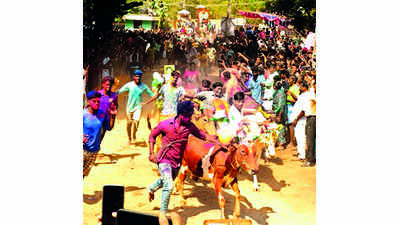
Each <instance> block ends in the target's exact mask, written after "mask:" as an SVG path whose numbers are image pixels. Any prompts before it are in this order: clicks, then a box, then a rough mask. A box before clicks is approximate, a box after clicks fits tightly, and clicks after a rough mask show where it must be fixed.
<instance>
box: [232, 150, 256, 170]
mask: <svg viewBox="0 0 399 225" xmlns="http://www.w3.org/2000/svg"><path fill="white" fill-rule="evenodd" d="M235 147H236V153H235V156H234V157H235V160H237V163H238V165H240V166H241V167H242V168H243V169H244V170H245V171H247V172H248V173H249V174H251V175H254V174H256V173H257V172H258V169H259V168H258V161H257V160H256V153H255V151H252V148H251V149H249V148H248V147H247V146H246V145H242V144H240V145H238V146H237V145H236V146H235Z"/></svg>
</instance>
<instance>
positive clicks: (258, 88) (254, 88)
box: [248, 66, 266, 104]
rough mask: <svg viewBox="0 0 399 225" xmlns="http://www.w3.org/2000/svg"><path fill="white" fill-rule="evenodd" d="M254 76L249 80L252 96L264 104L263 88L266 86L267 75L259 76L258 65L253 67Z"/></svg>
mask: <svg viewBox="0 0 399 225" xmlns="http://www.w3.org/2000/svg"><path fill="white" fill-rule="evenodd" d="M252 75H253V76H252V78H251V79H250V80H249V82H248V89H249V90H250V91H251V96H252V98H253V99H254V100H255V101H256V102H257V103H259V104H262V103H263V102H262V88H263V87H264V86H265V83H266V80H265V77H264V76H263V75H262V76H259V70H258V67H256V66H255V67H254V68H252Z"/></svg>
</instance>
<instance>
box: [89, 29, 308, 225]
mask: <svg viewBox="0 0 399 225" xmlns="http://www.w3.org/2000/svg"><path fill="white" fill-rule="evenodd" d="M93 39H95V41H93ZM84 40H85V49H84V50H85V58H84V62H85V69H86V70H85V72H86V73H85V77H86V79H87V76H89V77H90V76H95V73H93V72H92V73H91V72H90V69H88V68H91V69H92V70H93V71H94V70H95V69H93V68H97V69H98V68H99V67H101V66H102V65H103V64H102V61H103V59H104V58H106V57H109V58H110V60H111V62H112V63H113V67H114V68H115V70H114V71H115V72H114V74H111V75H106V76H104V77H103V79H102V80H101V83H102V87H103V89H102V90H100V91H91V92H89V93H88V94H87V95H86V104H85V109H84V113H83V126H84V129H83V142H84V144H83V150H84V151H83V152H84V153H83V154H84V176H87V175H88V174H89V171H90V167H91V164H92V163H93V162H94V160H95V157H96V156H95V155H96V153H97V152H98V151H99V150H100V144H101V140H102V138H103V137H104V133H105V131H106V130H111V129H112V127H113V124H114V121H115V114H116V111H117V109H118V95H120V94H121V93H123V92H127V93H128V101H127V104H126V115H127V123H126V129H127V134H128V140H127V141H128V144H129V145H131V144H134V143H135V142H136V132H137V128H138V125H139V122H140V120H141V117H142V115H141V114H142V107H143V106H144V105H146V104H151V103H153V102H154V104H153V107H152V115H154V116H153V117H152V118H155V119H156V123H157V126H155V127H154V128H153V129H152V132H151V135H150V137H149V146H150V155H149V160H150V161H152V162H157V163H159V173H160V175H161V178H160V179H158V180H156V181H155V183H154V184H152V185H151V186H150V187H148V189H147V190H148V192H149V199H150V200H152V199H153V195H154V191H156V190H158V189H159V188H161V187H162V188H163V189H162V203H161V212H162V213H166V212H167V206H168V202H169V197H170V193H171V189H172V187H171V183H172V181H173V180H174V178H175V177H176V175H177V172H178V170H179V166H180V165H181V160H182V159H181V158H182V157H181V156H182V153H183V152H184V147H185V144H186V143H187V142H184V141H183V142H182V141H176V140H179V139H180V140H185V138H187V136H188V134H193V135H195V136H197V137H199V138H201V139H204V140H208V141H212V142H220V143H222V144H228V143H230V142H231V141H233V140H237V139H238V140H239V141H240V140H241V141H242V140H243V139H245V138H244V137H243V136H242V132H243V130H245V126H246V125H247V124H248V121H249V120H251V119H252V120H253V118H255V120H256V122H257V123H258V124H259V122H260V123H261V125H262V126H264V127H267V126H268V125H269V124H272V123H275V124H277V127H278V137H277V140H276V143H275V145H276V147H277V149H278V150H284V149H288V148H292V147H294V146H296V151H297V152H296V156H297V157H298V160H300V161H302V162H303V164H302V166H304V167H309V166H314V165H315V163H316V154H315V153H316V145H315V143H316V142H315V141H316V60H315V59H316V54H315V49H314V47H313V46H312V47H309V48H306V47H305V46H304V43H303V40H301V39H300V38H293V37H290V36H288V35H286V34H285V32H284V30H281V28H280V27H278V26H273V25H272V24H269V25H266V26H265V27H263V28H260V27H259V26H256V25H246V26H245V27H241V28H239V29H236V30H235V33H234V36H230V37H221V36H219V37H217V38H216V39H214V40H213V41H207V42H198V41H197V40H196V39H195V37H192V38H187V37H186V38H184V37H182V36H181V35H179V33H177V32H171V31H168V32H165V31H160V30H152V31H143V30H140V31H134V32H132V31H129V32H123V31H119V30H114V31H112V32H110V33H109V34H107V35H104V34H100V35H99V36H94V35H93V36H91V34H90V32H87V34H86V36H85V38H84ZM99 46H101V48H100V47H99ZM162 58H164V60H162ZM162 61H164V62H165V63H166V64H167V65H174V68H175V69H174V70H173V71H168V72H165V71H155V72H154V79H153V82H152V83H151V87H148V86H147V85H146V84H144V83H143V82H142V79H141V78H142V75H143V71H144V72H146V71H151V72H152V71H153V69H154V68H153V65H155V64H161V62H162ZM99 65H100V66H99ZM132 66H138V67H137V68H139V69H135V70H132V69H129V68H132ZM212 69H214V70H215V71H216V73H217V77H216V79H217V80H214V81H213V82H212V81H211V80H212V79H211V77H209V72H211V70H212ZM120 73H129V74H130V75H131V79H132V81H130V82H128V83H126V84H124V85H123V86H122V87H121V88H120V89H119V90H117V91H116V92H112V91H111V88H112V85H113V84H114V78H113V77H115V76H118V74H120ZM86 88H87V85H86ZM144 92H145V93H146V94H147V95H148V96H149V97H150V98H149V100H147V101H145V102H144V101H143V99H142V95H143V93H144ZM196 114H199V115H201V116H203V117H205V118H207V119H208V121H209V123H211V124H212V125H214V126H215V130H217V131H218V132H217V134H218V136H219V138H218V137H217V136H215V135H210V134H207V133H204V131H201V130H199V129H198V128H197V127H196V126H195V125H194V124H193V123H192V122H191V117H192V116H193V115H196ZM259 116H260V117H262V119H260V120H259ZM227 131H228V132H227ZM226 132H227V133H230V134H231V135H230V136H231V137H230V138H229V139H226V138H225V136H226V135H225V134H226ZM221 133H223V135H224V136H223V135H220V134H221ZM161 134H162V135H161ZM161 136H162V137H161ZM221 136H223V138H221ZM157 137H158V138H157ZM255 138H256V137H255ZM171 143H172V144H174V145H175V146H174V147H172V148H171V149H172V150H170V152H166V153H165V151H162V150H164V149H165V146H169V145H170V144H171ZM158 150H161V151H159V152H160V154H158V155H156V152H158ZM160 221H161V220H160ZM163 222H164V220H163Z"/></svg>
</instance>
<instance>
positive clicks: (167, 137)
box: [149, 117, 206, 168]
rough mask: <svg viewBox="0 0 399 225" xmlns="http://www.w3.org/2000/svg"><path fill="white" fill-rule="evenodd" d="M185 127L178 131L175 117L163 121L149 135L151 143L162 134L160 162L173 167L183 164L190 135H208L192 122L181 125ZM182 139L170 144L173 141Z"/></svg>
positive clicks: (199, 136) (158, 158) (203, 136)
mask: <svg viewBox="0 0 399 225" xmlns="http://www.w3.org/2000/svg"><path fill="white" fill-rule="evenodd" d="M180 126H181V127H183V129H180V131H177V130H176V128H175V118H174V117H173V118H170V119H167V120H164V121H161V122H160V123H159V124H158V125H157V126H156V127H155V128H154V129H153V130H152V131H151V134H150V137H149V142H150V143H155V140H156V138H157V136H158V135H160V134H162V148H161V151H159V153H158V157H157V160H158V163H168V164H170V165H171V166H172V167H173V168H178V167H180V166H181V162H182V160H183V155H184V150H185V149H186V145H187V139H188V135H190V134H192V135H194V136H195V137H197V138H199V139H202V140H205V139H206V135H205V133H204V132H203V131H201V130H200V129H198V128H197V127H196V126H195V125H194V124H193V123H192V122H190V123H189V124H188V125H183V124H181V125H180ZM177 140H181V141H179V142H176V143H173V144H171V145H169V144H170V143H171V142H174V141H177Z"/></svg>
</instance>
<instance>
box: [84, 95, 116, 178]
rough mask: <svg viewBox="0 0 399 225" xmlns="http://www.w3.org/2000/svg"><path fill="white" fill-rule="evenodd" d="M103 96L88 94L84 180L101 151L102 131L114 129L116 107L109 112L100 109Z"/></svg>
mask: <svg viewBox="0 0 399 225" xmlns="http://www.w3.org/2000/svg"><path fill="white" fill-rule="evenodd" d="M100 98H101V94H100V93H99V92H97V91H91V92H89V93H88V94H87V108H85V109H84V110H83V178H85V177H86V176H88V175H89V172H90V169H91V167H92V165H93V164H94V162H95V161H96V157H97V153H98V152H99V151H100V144H101V130H102V129H106V130H111V129H112V128H113V127H114V123H115V116H116V107H115V106H114V105H111V106H110V107H109V108H108V111H107V112H105V111H103V110H101V109H100Z"/></svg>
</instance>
